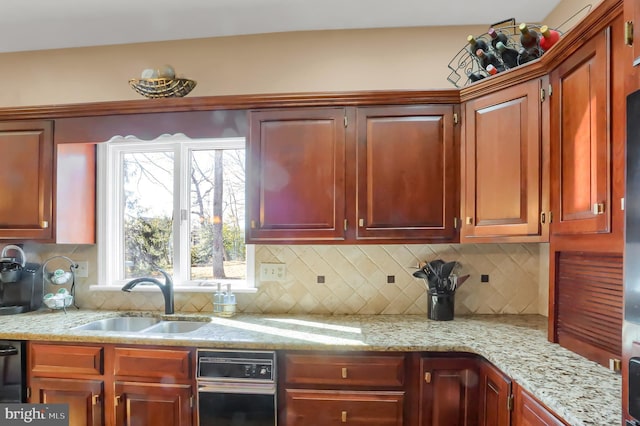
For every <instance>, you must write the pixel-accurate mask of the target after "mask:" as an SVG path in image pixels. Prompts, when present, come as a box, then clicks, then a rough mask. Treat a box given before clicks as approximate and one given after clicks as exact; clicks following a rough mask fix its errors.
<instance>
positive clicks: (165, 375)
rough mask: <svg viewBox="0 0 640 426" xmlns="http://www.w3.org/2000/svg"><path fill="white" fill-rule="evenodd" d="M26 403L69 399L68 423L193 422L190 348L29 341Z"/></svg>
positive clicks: (188, 425)
mask: <svg viewBox="0 0 640 426" xmlns="http://www.w3.org/2000/svg"><path fill="white" fill-rule="evenodd" d="M27 359H28V362H27V363H28V371H27V386H28V388H29V391H30V397H29V402H31V403H50V404H54V403H64V404H69V420H70V423H69V424H70V426H85V425H106V426H114V425H127V426H135V425H140V426H146V425H156V426H163V425H166V426H192V425H194V424H195V423H196V414H195V413H196V405H195V374H194V367H195V366H194V363H195V360H194V350H193V349H191V348H171V347H145V346H134V347H131V346H117V345H99V344H98V345H96V344H91V345H90V344H87V345H83V344H63V343H60V344H59V343H47V342H29V344H28V346H27Z"/></svg>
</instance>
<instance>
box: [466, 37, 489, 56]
mask: <svg viewBox="0 0 640 426" xmlns="http://www.w3.org/2000/svg"><path fill="white" fill-rule="evenodd" d="M467 43H469V45H470V46H471V53H475V52H476V51H477V50H478V49H482V50H484V51H485V52H487V51H488V50H489V46H488V45H487V42H486V41H484V40H482V39H481V38H479V39H478V38H475V37H474V36H472V35H471V34H469V36H468V37H467Z"/></svg>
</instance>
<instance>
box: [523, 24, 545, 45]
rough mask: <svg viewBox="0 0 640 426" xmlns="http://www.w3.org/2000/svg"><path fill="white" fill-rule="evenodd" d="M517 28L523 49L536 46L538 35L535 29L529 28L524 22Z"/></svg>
mask: <svg viewBox="0 0 640 426" xmlns="http://www.w3.org/2000/svg"><path fill="white" fill-rule="evenodd" d="M518 28H519V29H520V44H521V45H522V47H524V48H525V49H532V48H535V47H538V40H539V38H540V36H539V35H538V32H537V31H535V30H532V29H530V28H529V27H528V26H527V24H525V23H524V22H523V23H522V24H520V26H519V27H518Z"/></svg>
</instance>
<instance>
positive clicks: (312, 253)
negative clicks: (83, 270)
mask: <svg viewBox="0 0 640 426" xmlns="http://www.w3.org/2000/svg"><path fill="white" fill-rule="evenodd" d="M25 251H26V252H27V253H28V256H27V258H28V260H29V261H41V260H42V259H46V258H48V257H50V256H53V255H56V254H63V255H66V256H71V257H73V258H74V259H76V260H88V261H89V264H90V277H89V278H88V279H83V280H79V283H78V302H79V304H80V306H82V307H86V308H93V309H122V310H127V309H131V310H135V309H141V310H156V311H158V310H160V311H161V310H162V309H164V302H163V300H162V297H161V295H160V294H152V293H142V294H124V293H122V294H119V293H117V292H116V293H112V292H109V293H105V292H90V291H89V283H95V282H96V281H97V274H96V271H95V269H96V268H95V265H96V262H97V249H96V247H95V246H73V245H64V246H56V245H37V244H29V245H27V246H25ZM255 253H256V265H259V264H260V263H268V262H272V263H284V264H285V265H286V268H287V274H286V277H285V280H284V281H283V282H265V283H260V282H258V283H257V285H258V291H257V293H252V294H238V295H237V299H238V310H239V311H242V312H252V313H317V314H426V312H427V297H426V289H425V284H424V282H423V281H422V280H419V279H417V278H414V277H413V276H412V273H413V271H415V266H416V265H417V264H418V262H419V261H430V260H434V259H438V258H441V259H443V260H445V261H451V260H456V261H458V262H459V263H460V267H459V268H458V270H457V272H458V273H459V274H460V275H464V274H470V275H471V277H470V278H469V280H468V281H467V282H465V284H464V286H463V287H461V288H460V289H459V290H458V292H457V293H456V302H455V303H456V307H455V309H456V313H457V314H468V313H475V314H493V313H504V314H533V313H543V314H546V304H547V290H548V270H549V264H548V244H439V245H418V244H411V245H360V246H357V245H341V246H332V245H294V246H282V245H260V246H256V250H255ZM92 266H94V267H92ZM256 270H258V268H257V267H256ZM481 274H488V275H489V282H488V283H482V282H480V275H481ZM319 275H322V276H324V277H325V283H324V284H318V283H317V277H318V276H319ZM389 275H393V276H394V279H395V283H393V284H389V283H387V276H389ZM256 279H258V280H259V276H258V277H256ZM175 306H176V310H178V311H183V312H211V311H212V310H213V305H212V303H211V295H210V294H206V293H177V294H176V300H175Z"/></svg>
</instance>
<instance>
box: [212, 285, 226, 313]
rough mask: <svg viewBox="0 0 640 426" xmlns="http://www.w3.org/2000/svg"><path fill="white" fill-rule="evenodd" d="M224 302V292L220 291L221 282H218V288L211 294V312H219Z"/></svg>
mask: <svg viewBox="0 0 640 426" xmlns="http://www.w3.org/2000/svg"><path fill="white" fill-rule="evenodd" d="M223 303H224V293H223V292H222V284H220V283H218V289H217V290H216V292H215V293H214V294H213V313H214V314H220V313H221V312H222V305H223Z"/></svg>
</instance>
